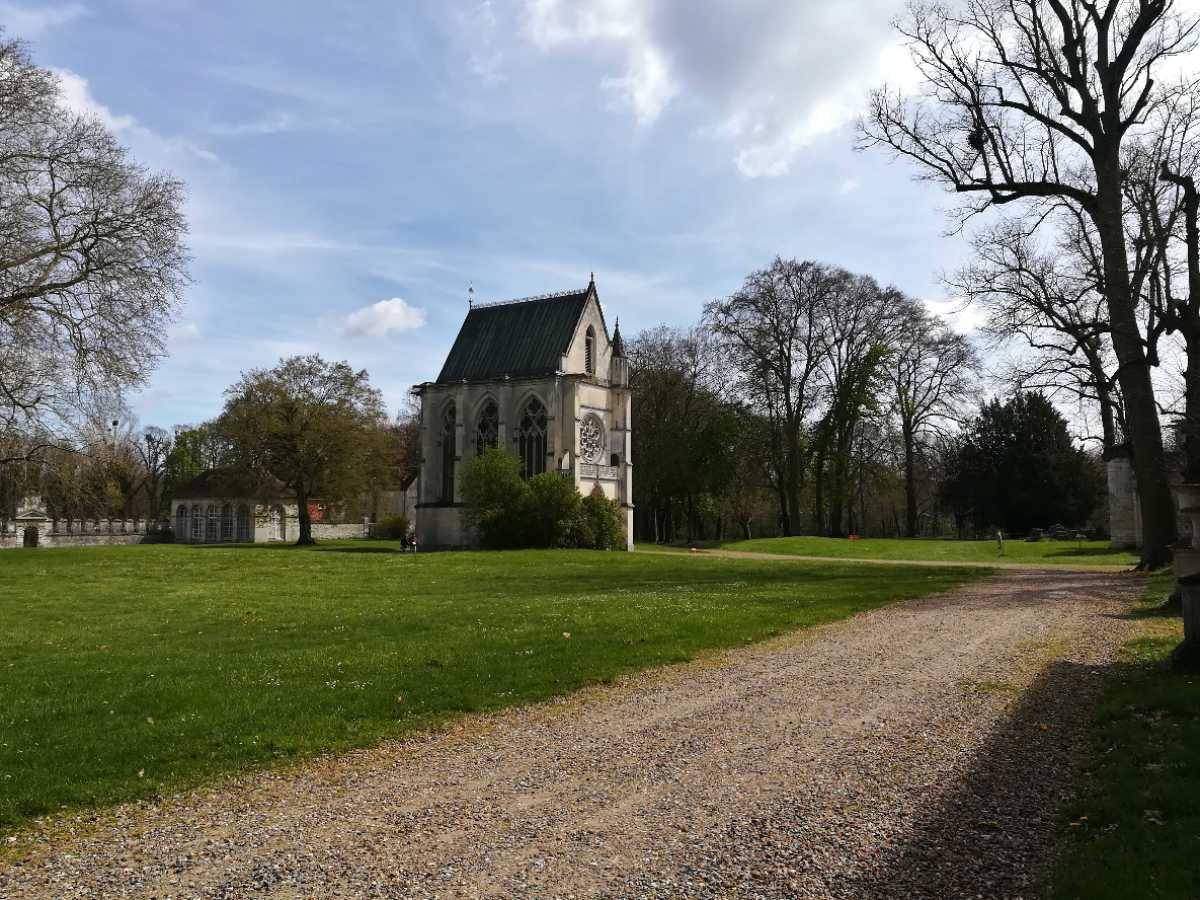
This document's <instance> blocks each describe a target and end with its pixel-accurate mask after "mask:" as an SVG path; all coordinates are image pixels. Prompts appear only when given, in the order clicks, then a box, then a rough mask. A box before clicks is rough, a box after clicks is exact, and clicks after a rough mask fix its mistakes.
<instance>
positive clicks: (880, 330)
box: [813, 270, 903, 537]
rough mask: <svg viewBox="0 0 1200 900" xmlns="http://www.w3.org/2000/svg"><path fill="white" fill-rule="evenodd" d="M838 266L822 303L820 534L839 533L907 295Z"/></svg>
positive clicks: (816, 502)
mask: <svg viewBox="0 0 1200 900" xmlns="http://www.w3.org/2000/svg"><path fill="white" fill-rule="evenodd" d="M836 272H837V276H838V277H837V279H836V291H835V294H834V296H833V298H832V302H829V303H826V304H825V305H824V307H823V310H822V313H823V314H822V317H821V319H820V328H819V332H818V333H819V335H820V348H821V364H820V367H819V370H818V371H819V373H820V377H821V379H822V381H823V384H824V390H823V392H822V394H823V396H824V397H825V398H826V400H827V404H826V407H825V411H824V414H823V415H822V417H821V420H820V422H819V424H818V425H817V427H816V429H815V435H816V440H815V441H814V444H815V453H814V462H813V484H814V498H813V525H814V529H815V530H816V532H817V533H818V534H825V533H826V532H827V531H828V533H830V534H832V535H833V536H835V537H840V536H842V535H843V534H844V528H843V523H844V513H845V511H846V503H847V493H848V490H849V480H850V463H851V456H852V450H853V444H854V440H855V438H856V436H857V434H858V425H859V423H860V422H861V421H862V417H863V415H864V414H865V413H866V412H867V411H868V409H870V408H871V407H872V406H875V405H876V396H877V394H878V393H879V392H878V390H877V389H878V388H879V386H880V384H881V380H882V372H883V363H884V360H885V359H886V358H887V356H888V354H889V353H890V349H891V348H890V338H891V335H892V334H893V333H894V329H895V326H896V325H897V324H898V322H899V319H900V311H901V308H902V305H903V295H902V294H901V293H900V292H899V291H898V290H896V289H895V288H888V289H881V288H880V287H879V285H878V284H877V283H876V282H875V280H874V279H873V278H869V277H867V276H864V275H852V274H850V273H849V272H846V271H844V270H836ZM827 501H828V509H827V508H826V502H827Z"/></svg>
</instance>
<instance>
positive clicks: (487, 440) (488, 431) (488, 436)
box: [475, 400, 500, 456]
mask: <svg viewBox="0 0 1200 900" xmlns="http://www.w3.org/2000/svg"><path fill="white" fill-rule="evenodd" d="M499 442H500V408H499V407H498V406H496V401H495V400H488V401H487V402H486V403H484V404H483V407H482V408H481V409H480V410H479V418H477V419H476V420H475V455H476V456H479V455H480V454H481V453H483V451H484V450H492V449H494V448H495V447H496V446H497V445H498V444H499Z"/></svg>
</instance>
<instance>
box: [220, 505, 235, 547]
mask: <svg viewBox="0 0 1200 900" xmlns="http://www.w3.org/2000/svg"><path fill="white" fill-rule="evenodd" d="M221 540H222V541H232V540H233V507H232V506H230V505H229V504H228V503H226V504H225V505H224V506H222V507H221Z"/></svg>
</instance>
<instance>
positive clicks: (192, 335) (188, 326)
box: [167, 322, 200, 345]
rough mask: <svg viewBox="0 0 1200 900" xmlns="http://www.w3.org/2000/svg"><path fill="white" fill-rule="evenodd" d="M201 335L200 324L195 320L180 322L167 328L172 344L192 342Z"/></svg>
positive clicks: (168, 338)
mask: <svg viewBox="0 0 1200 900" xmlns="http://www.w3.org/2000/svg"><path fill="white" fill-rule="evenodd" d="M198 337H200V326H199V325H197V324H196V323H195V322H179V323H178V324H176V325H172V326H171V327H170V328H169V329H167V340H168V341H169V342H170V343H171V344H175V345H179V344H190V343H191V342H192V341H194V340H196V338H198Z"/></svg>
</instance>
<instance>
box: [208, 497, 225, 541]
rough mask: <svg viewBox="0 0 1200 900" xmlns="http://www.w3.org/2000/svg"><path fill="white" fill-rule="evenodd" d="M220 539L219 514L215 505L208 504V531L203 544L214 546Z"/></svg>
mask: <svg viewBox="0 0 1200 900" xmlns="http://www.w3.org/2000/svg"><path fill="white" fill-rule="evenodd" d="M220 539H221V519H220V512H219V511H218V509H217V504H215V503H210V504H208V529H207V531H206V532H205V536H204V542H205V543H206V544H215V543H217V541H219V540H220Z"/></svg>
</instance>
